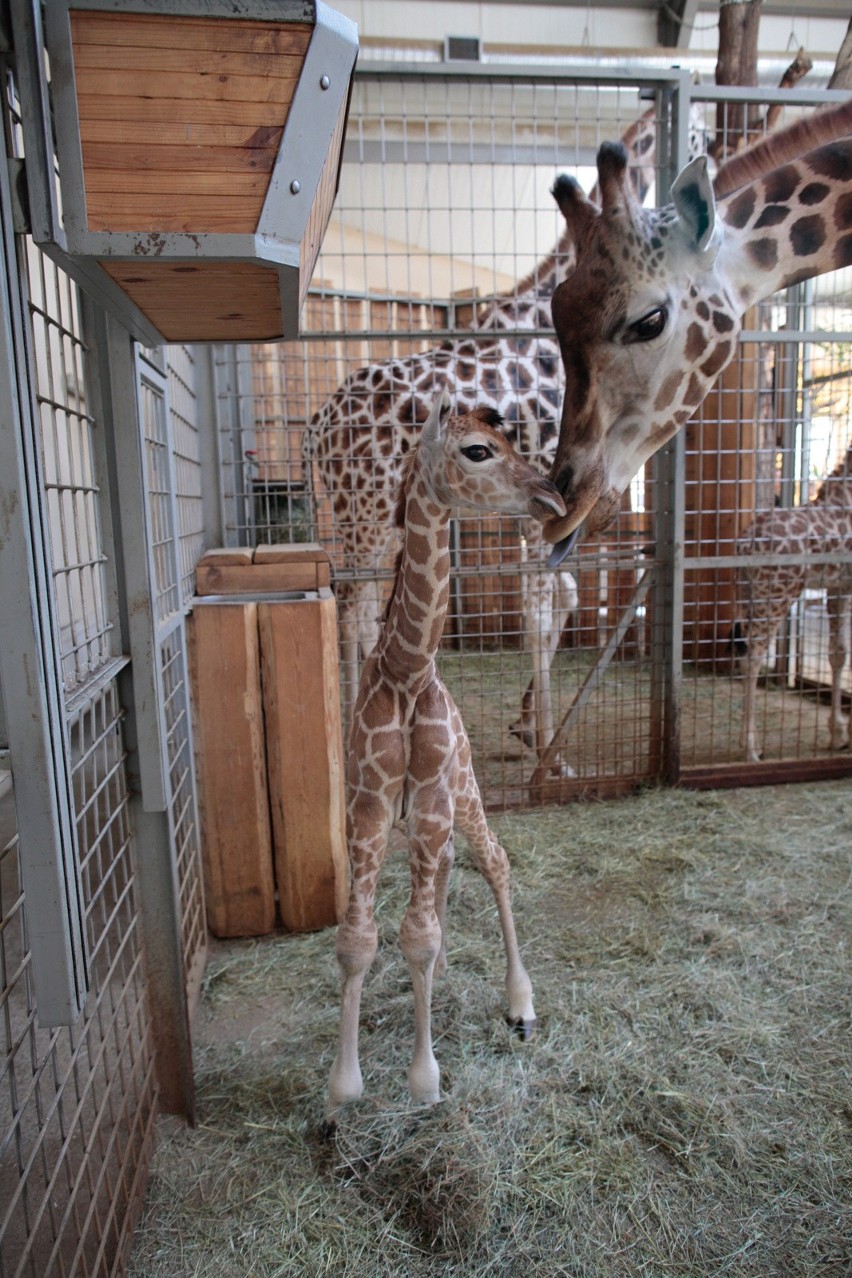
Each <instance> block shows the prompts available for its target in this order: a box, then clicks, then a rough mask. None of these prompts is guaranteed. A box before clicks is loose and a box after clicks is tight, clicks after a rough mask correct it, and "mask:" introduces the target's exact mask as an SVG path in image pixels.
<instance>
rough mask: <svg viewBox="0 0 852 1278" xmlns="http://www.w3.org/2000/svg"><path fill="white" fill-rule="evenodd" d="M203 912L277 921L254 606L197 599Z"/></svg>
mask: <svg viewBox="0 0 852 1278" xmlns="http://www.w3.org/2000/svg"><path fill="white" fill-rule="evenodd" d="M188 631H189V652H190V669H191V680H192V696H193V719H194V733H195V748H196V754H195V757H196V770H197V776H198V797H199V815H200V825H201V854H202V863H203V867H204V882H205V894H206V901H207V922H208V924H209V927H210V930H211V931H212V932H213V933H214V934H215V935H216V936H223V937H225V936H260V935H262V934H263V933H265V932H269V931H271V930H272V928H273V927H274V926H275V885H274V879H273V864H272V834H271V826H270V817H269V795H268V791H267V782H266V752H265V746H264V722H263V704H262V696H261V683H260V650H259V644H258V630H257V606H256V604H254V603H245V604H236V605H235V604H223V605H220V606H217V605H199V606H198V607H196V608H195V609H194V610H193V614H192V616H191V617H190V619H189V622H188Z"/></svg>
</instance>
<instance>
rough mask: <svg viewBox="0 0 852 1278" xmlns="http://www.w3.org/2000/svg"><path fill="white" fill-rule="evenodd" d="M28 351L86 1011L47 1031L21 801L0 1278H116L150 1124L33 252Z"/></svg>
mask: <svg viewBox="0 0 852 1278" xmlns="http://www.w3.org/2000/svg"><path fill="white" fill-rule="evenodd" d="M28 267H29V284H30V290H31V294H32V297H33V303H32V309H31V315H32V348H33V351H34V365H35V377H36V393H37V401H38V405H39V408H40V412H41V451H42V463H43V473H44V476H45V488H46V497H47V504H46V508H47V511H48V516H49V520H50V536H51V543H52V548H53V560H54V567H55V575H54V587H55V592H56V603H57V609H58V615H59V617H60V620H61V627H60V631H61V652H62V660H63V674H64V682H65V694H66V726H67V734H68V741H69V748H70V751H71V777H72V783H73V795H74V820H75V823H76V832H77V847H78V853H79V859H80V860H79V868H80V874H81V881H82V887H83V899H84V904H85V920H86V933H87V937H86V939H87V949H88V960H89V982H90V992H89V997H88V1000H87V1003H86V1006H85V1009H84V1012H83V1015H82V1017H81V1018H80V1020H79V1021H78V1022H77V1023H76V1024H75V1025H74V1026H73V1027H71V1028H67V1029H53V1030H48V1029H42V1028H40V1027H39V1023H38V1008H37V1005H36V1000H35V993H34V989H33V984H32V975H31V951H30V945H31V942H32V938H31V937H30V936H29V934H28V925H27V910H26V900H25V897H24V893H23V891H22V888H21V875H20V863H19V847H18V837H17V834H16V833H15V829H16V821H15V813H14V804H13V802H12V800H11V795H7V796H5V798H0V825H2V831H0V897H1V898H2V899H0V986H2V988H0V1006H2V1026H3V1029H2V1034H3V1062H2V1078H0V1110H2V1113H0V1273H2V1274H4V1275H6V1274H8V1275H12V1274H16V1275H17V1274H20V1275H32V1278H45V1276H47V1275H54V1274H56V1275H60V1274H61V1275H66V1274H67V1275H71V1274H82V1273H85V1274H92V1275H94V1274H103V1275H106V1274H110V1273H113V1272H115V1267H116V1265H117V1264H119V1263H120V1260H121V1256H122V1255H123V1253H124V1251H125V1249H126V1244H127V1241H128V1239H129V1236H130V1233H131V1231H132V1227H133V1223H134V1221H135V1219H136V1215H137V1213H138V1210H139V1206H140V1202H141V1194H142V1191H143V1188H144V1179H145V1172H146V1167H147V1162H148V1157H149V1153H150V1146H151V1139H152V1124H153V1119H154V1116H155V1113H156V1100H155V1086H154V1078H153V1056H152V1051H151V1045H150V1042H149V1037H148V1028H147V1015H146V1012H145V1006H144V990H143V974H142V967H141V963H142V957H141V956H142V950H141V938H140V927H139V917H138V901H137V895H136V881H135V874H134V864H133V844H132V833H131V826H130V818H129V796H128V785H127V777H126V771H125V752H124V745H123V727H122V725H123V711H122V707H121V704H120V700H119V695H118V689H117V683H116V674H117V671H118V670H119V669H120V667H121V666H122V665H123V664H125V661H124V659H122V658H121V657H120V655H118V654H116V653H114V652H113V651H112V648H111V634H112V627H111V622H110V619H109V617H108V610H107V602H106V600H107V590H106V579H105V565H106V563H107V554H108V550H107V547H106V545H105V544H104V540H103V537H102V530H101V527H100V519H99V506H98V484H97V479H96V465H95V458H94V447H93V441H92V431H93V429H94V428H95V423H94V422H93V420H92V418H91V415H90V413H89V411H88V409H87V407H86V404H87V397H86V389H85V377H84V374H85V371H86V370H85V350H84V346H83V343H82V340H81V336H80V325H79V314H78V306H77V298H76V292H75V288H74V286H73V285H72V284H71V283H70V281H69V280H68V279H67V277H65V276H64V275H63V274H62V273H61V272H60V271H58V270H57V269H56V268H55V267H54V266H53V265H52V264H51V263H48V262H47V261H45V260H44V259H43V258H42V256H41V255H40V254H39V253H37V252H36V251H34V250H30V253H29V258H28Z"/></svg>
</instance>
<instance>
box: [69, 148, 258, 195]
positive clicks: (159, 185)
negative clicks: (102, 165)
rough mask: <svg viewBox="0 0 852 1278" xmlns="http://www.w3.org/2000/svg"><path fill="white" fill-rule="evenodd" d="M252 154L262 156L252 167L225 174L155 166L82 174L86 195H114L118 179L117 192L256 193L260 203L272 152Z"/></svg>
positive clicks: (136, 193)
mask: <svg viewBox="0 0 852 1278" xmlns="http://www.w3.org/2000/svg"><path fill="white" fill-rule="evenodd" d="M252 154H253V155H257V156H260V157H262V158H261V159H259V160H258V168H257V169H256V170H253V171H251V172H247V173H229V174H228V175H227V176H225V175H224V174H222V173H221V172H219V171H217V170H212V171H211V170H210V169H208V170H206V171H204V170H193V169H190V170H184V171H183V172H174V171H172V172H162V171H159V170H156V169H155V170H154V171H153V172H151V173H137V172H129V173H128V172H122V171H121V170H116V169H95V170H92V171H90V172H88V173H87V174H86V196H87V197H88V196H89V195H114V194H115V188H116V184H117V183H118V184H120V190H121V196H127V195H148V194H150V195H153V194H154V193H155V192H159V193H161V194H162V195H192V196H198V195H215V196H217V197H218V198H219V199H228V200H233V199H241V200H244V199H246V198H250V199H251V198H253V197H256V196H258V195H259V196H260V197H261V203H262V197H263V196H264V195H265V193H266V188H267V187H268V185H269V170H270V169H271V168H272V165H273V162H274V159H275V152H274V151H269V152H266V151H253V152H252ZM267 157H268V158H267ZM120 203H121V201H116V206H117V207H118V206H119V205H120ZM128 203H129V202H128Z"/></svg>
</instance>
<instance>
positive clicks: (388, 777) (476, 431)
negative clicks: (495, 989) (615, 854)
mask: <svg viewBox="0 0 852 1278" xmlns="http://www.w3.org/2000/svg"><path fill="white" fill-rule="evenodd" d="M500 425H501V423H500V419H499V417H497V415H496V414H495V413H494V411H493V410H491V409H488V408H475V409H474V410H473V411H472V412H467V413H464V414H463V415H461V416H455V417H451V416H450V400H449V397H448V395H447V393H446V392H445V391H444V392H442V394H441V396H440V398H439V399H438V401H437V402H436V404H435V406H434V407H433V409H432V411H431V413H430V414H429V416H428V418H427V420H426V423H425V425H424V427H423V430H422V434H421V438H420V441H419V443H418V444H417V446H416V447H415V448H414V449H413V450H412V451H411V452H410V453H409V454H408V458H407V462H406V471H405V475H404V478H403V482H402V485H401V488H400V492H399V497H398V502H397V508H396V520H397V522H398V525H399V527H400V528H401V530H402V550H401V551H400V555H399V560H398V565H397V573H396V578H395V581H394V587H393V592H392V594H391V597H390V600H389V602H388V605H387V608H386V611H385V616H384V620H383V625H382V628H381V632H380V635H379V639H378V642H377V644H376V647H375V649H374V651H373V652H372V654H371V655H370V657H369V658H368V660H367V661H366V663H365V665H364V668H363V670H362V672H361V679H360V685H359V690H358V696H357V699H356V702H355V707H354V711H353V715H352V724H351V729H350V736H349V778H348V780H349V786H348V791H349V797H348V807H347V837H348V840H349V856H350V863H351V870H352V876H351V888H350V897H349V907H348V910H347V913H346V917H345V919H344V921H343V922H342V923H341V924H340V927H339V929H338V937H337V957H338V962H339V964H340V970H341V976H342V1010H341V1020H340V1045H339V1049H338V1052H337V1055H336V1057H335V1061H334V1064H333V1066H332V1070H331V1076H330V1080H329V1091H328V1103H329V1111H330V1112H333V1111H334V1110H335V1109H336V1108H338V1107H339V1106H340V1105H342V1104H344V1103H345V1102H346V1101H348V1100H354V1099H357V1098H358V1097H359V1096H360V1095H361V1093H362V1090H363V1081H362V1076H361V1069H360V1064H359V1059H358V1019H359V1011H360V1002H361V990H362V987H363V983H364V978H365V976H366V973H367V970H368V969H369V967H370V964H371V963H372V960H373V957H374V955H375V953H376V947H377V939H378V937H377V929H376V924H375V920H374V917H373V904H374V899H375V892H376V885H377V881H378V876H379V871H380V869H381V865H382V861H383V859H384V855H385V851H386V848H387V842H388V837H389V835H390V831H391V828H392V826H393V825H394V824H395V823H397V822H399V821H402V822H404V823H405V826H406V828H407V832H408V842H409V859H410V865H411V900H410V904H409V906H408V909H407V910H406V912H405V917H404V918H403V921H402V926H401V928H400V934H399V941H400V946H401V948H402V951H403V953H404V954H405V957H406V959H407V961H408V964H409V968H410V970H411V978H412V984H413V989H414V1016H415V1041H414V1053H413V1058H412V1062H411V1067H410V1070H409V1076H408V1077H409V1089H410V1092H411V1096H412V1099H413V1100H415V1101H419V1102H422V1103H426V1104H433V1103H434V1102H436V1101H437V1100H438V1097H439V1080H440V1073H439V1069H438V1064H437V1062H436V1060H435V1056H434V1053H433V1050H432V1035H431V998H432V978H433V974H434V972H435V970H436V968H437V970H438V971H439V972H441V971H443V970H444V969H445V968H446V938H445V933H444V920H445V913H446V904H447V889H448V884H449V874H450V869H451V866H452V863H453V858H454V843H453V827H454V825H455V826H457V827H458V829H459V830H461V831H462V833H463V834H464V835H465V836H466V837H467V839H468V841H469V843H470V846H471V849H472V852H473V856H474V859H475V861H476V864H477V866H478V867H479V869H480V870H481V872H482V874H483V875H484V877H485V879H486V880H487V882H488V884H489V886H490V888H491V890H492V892H493V894H494V898H495V901H496V903H497V909H498V912H499V916H500V924H501V928H502V932H503V941H504V945H505V949H506V958H507V974H506V989H507V994H508V1018H509V1020H510V1022H511V1023H513V1024H516V1025H517V1026H518V1027H519V1028H520V1030H521V1032H522V1033H523V1035H524V1037H529V1036H530V1035H531V1034H532V1030H533V1027H534V1024H535V1012H534V1010H533V1002H532V986H531V984H530V980H529V977H528V976H527V973H526V971H525V970H524V966H523V963H522V961H521V957H520V953H519V950H518V942H517V938H516V934H515V925H514V921H513V918H512V910H511V905H510V900H509V864H508V860H507V857H506V853H505V852H504V850H503V849H502V847H501V846H500V844H499V843H498V842H497V839H496V838H495V836H494V835H493V833H492V832H491V830H490V829H489V828H488V825H487V822H486V820H485V813H484V810H483V806H482V799H481V797H480V793H479V787H478V785H477V782H476V778H475V776H474V773H473V768H472V765H471V754H470V743H469V742H468V739H467V734H466V733H465V730H464V725H463V723H462V721H461V717H460V715H459V712H458V709H457V708H456V706H455V703H454V702H453V699H452V697H451V696H450V694H449V692H448V691H447V689H446V688H445V686H444V684H443V682H442V680H441V678H440V675H439V674H438V672H437V669H436V667H435V653H436V651H437V647H438V644H439V642H440V639H441V633H442V631H443V628H444V621H445V618H446V614H447V605H448V601H449V574H450V549H449V547H450V515H451V512H452V511H453V510H456V509H459V508H461V509H463V510H474V511H483V512H484V511H499V512H501V513H504V514H511V515H528V516H530V517H531V518H533V519H537V520H540V519H542V518H544V517H545V516H546V515H554V514H559V513H561V510H562V502H561V500H560V498H559V496H558V494H557V492H556V490H555V489H554V487H553V485H552V484H551V483H550V482H549V481H548V480H546V479H545V478H544V476H542V475H541V474H540V473H539V472H538V471H536V470H534V469H533V467H532V466H530V465H528V463H527V462H525V461H524V460H523V459H522V458H521V457H520V456H518V454H517V453H516V452H515V451H514V450H513V449H512V448H511V446H510V445H509V444H508V443H507V441H506V439H505V437H504V435H503V434H502V432H501V431H500V429H499V427H500Z"/></svg>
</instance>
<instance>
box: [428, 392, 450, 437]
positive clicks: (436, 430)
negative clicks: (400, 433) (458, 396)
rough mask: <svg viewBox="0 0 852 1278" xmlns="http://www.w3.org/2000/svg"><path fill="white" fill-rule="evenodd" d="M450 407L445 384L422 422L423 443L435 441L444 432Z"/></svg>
mask: <svg viewBox="0 0 852 1278" xmlns="http://www.w3.org/2000/svg"><path fill="white" fill-rule="evenodd" d="M452 408H453V406H452V403H451V401H450V395H449V391H448V390H447V388H446V386H445V387H444V389H443V390H442V391H441V393H440V395H439V396H438V398H437V399H436V400H435V402H434V404H433V405H432V408H431V411H430V413H429V416H428V417H427V418H426V421H425V422H424V423H423V434H422V436H421V439H422V441H423V443H424V444H426V443H430V442H436V443H437V441H438V440H439V439H440V438H441V436H442V435H443V433H444V427H445V426H446V424H447V422H448V421H449V418H450V413H451V412H452Z"/></svg>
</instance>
